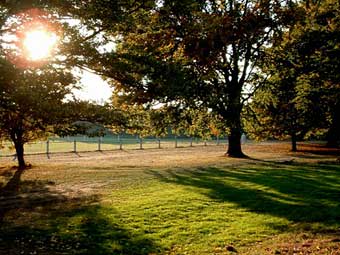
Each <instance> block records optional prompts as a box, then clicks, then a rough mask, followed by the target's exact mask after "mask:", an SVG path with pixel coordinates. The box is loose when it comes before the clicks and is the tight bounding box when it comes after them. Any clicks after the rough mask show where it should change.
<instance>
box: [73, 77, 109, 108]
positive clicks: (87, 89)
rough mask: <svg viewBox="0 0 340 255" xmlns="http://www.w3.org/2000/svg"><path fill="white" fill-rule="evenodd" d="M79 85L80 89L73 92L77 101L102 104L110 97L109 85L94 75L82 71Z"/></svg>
mask: <svg viewBox="0 0 340 255" xmlns="http://www.w3.org/2000/svg"><path fill="white" fill-rule="evenodd" d="M80 84H81V85H82V88H81V89H80V90H75V91H74V94H75V96H76V98H78V99H82V100H89V101H96V102H98V103H103V102H107V101H109V98H110V97H111V95H112V88H111V87H110V86H109V84H108V83H107V82H105V81H104V80H103V79H102V78H101V77H100V76H98V75H96V74H93V73H90V72H87V71H84V73H83V74H82V76H81V79H80Z"/></svg>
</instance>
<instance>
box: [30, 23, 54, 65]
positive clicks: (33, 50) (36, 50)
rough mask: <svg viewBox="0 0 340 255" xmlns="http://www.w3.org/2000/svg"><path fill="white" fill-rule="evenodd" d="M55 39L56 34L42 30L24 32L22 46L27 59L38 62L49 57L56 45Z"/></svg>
mask: <svg viewBox="0 0 340 255" xmlns="http://www.w3.org/2000/svg"><path fill="white" fill-rule="evenodd" d="M57 39H58V37H57V35H56V34H54V33H52V32H48V31H46V30H43V29H36V30H31V31H28V32H26V33H25V37H24V41H23V45H24V49H25V54H26V55H27V58H28V59H30V60H32V61H38V60H42V59H44V58H47V57H49V56H50V55H51V53H52V50H53V48H54V47H55V45H56V43H57Z"/></svg>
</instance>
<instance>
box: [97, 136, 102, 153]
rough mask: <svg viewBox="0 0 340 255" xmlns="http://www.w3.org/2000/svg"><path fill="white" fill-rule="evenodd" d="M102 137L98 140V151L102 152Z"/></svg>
mask: <svg viewBox="0 0 340 255" xmlns="http://www.w3.org/2000/svg"><path fill="white" fill-rule="evenodd" d="M100 138H101V137H99V138H98V151H101V150H102V148H101V139H100Z"/></svg>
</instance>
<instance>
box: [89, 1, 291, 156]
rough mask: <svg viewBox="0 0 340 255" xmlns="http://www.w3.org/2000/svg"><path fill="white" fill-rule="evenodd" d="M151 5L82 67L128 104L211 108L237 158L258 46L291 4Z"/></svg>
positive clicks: (231, 153) (113, 33) (280, 22)
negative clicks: (111, 45) (107, 83)
mask: <svg viewBox="0 0 340 255" xmlns="http://www.w3.org/2000/svg"><path fill="white" fill-rule="evenodd" d="M157 3H158V4H154V5H151V4H150V5H147V7H148V8H141V9H139V10H138V12H134V13H132V14H131V15H130V16H129V18H128V19H127V20H126V22H123V23H122V25H121V26H117V27H116V28H117V29H116V31H112V30H108V31H107V33H108V35H111V38H113V40H114V41H115V43H116V47H115V49H114V50H113V51H111V52H108V53H104V54H100V55H99V56H95V57H93V58H88V59H87V61H88V63H87V64H88V65H89V66H90V67H91V68H93V69H95V70H97V71H98V72H100V73H101V74H103V75H105V76H107V77H110V78H112V83H113V85H114V87H115V91H116V96H119V97H125V99H126V100H127V101H130V102H137V103H139V104H146V103H151V104H158V103H164V104H168V105H170V106H171V105H173V104H179V105H182V106H183V107H192V108H194V107H202V106H203V107H207V108H209V109H211V110H212V111H213V112H214V113H215V114H216V115H219V116H221V117H222V118H223V120H224V122H225V124H226V126H227V127H228V128H229V147H228V152H227V154H228V155H229V156H233V157H243V156H244V154H243V152H242V149H241V143H240V139H241V133H242V125H241V111H242V108H243V104H244V102H245V101H246V100H247V99H248V97H249V95H250V94H251V93H252V91H253V90H254V87H252V86H253V85H254V84H255V83H253V81H254V79H258V78H259V77H258V76H257V75H256V71H257V69H256V66H257V64H258V60H259V59H260V58H261V56H262V54H261V52H262V50H263V47H264V46H266V45H268V44H269V43H270V42H271V39H272V38H273V36H274V35H275V32H276V29H278V28H282V26H283V24H284V23H285V22H286V20H287V19H286V20H285V18H286V17H287V16H289V10H290V7H291V6H290V5H289V3H291V1H287V3H286V4H284V3H283V1H248V0H244V1H242V0H241V1H235V0H230V1H193V0H185V1H161V2H159V1H157ZM103 23H105V24H107V23H109V20H108V19H105V17H103Z"/></svg>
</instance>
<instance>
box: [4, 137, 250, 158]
mask: <svg viewBox="0 0 340 255" xmlns="http://www.w3.org/2000/svg"><path fill="white" fill-rule="evenodd" d="M243 142H244V141H243ZM227 143H228V141H227V139H226V138H225V137H223V138H218V137H217V138H214V139H209V140H204V139H199V138H192V137H188V138H177V137H174V138H147V139H144V138H122V137H119V136H117V138H111V139H110V138H105V137H104V138H90V137H75V138H65V139H49V140H47V141H38V142H33V143H28V144H26V145H25V155H34V154H46V155H47V156H48V155H49V154H54V153H67V152H70V153H71V152H73V153H78V152H91V151H112V150H133V149H166V148H181V147H194V146H211V145H226V144H227ZM15 154H16V153H15V150H14V146H13V145H12V143H10V142H5V143H2V148H0V157H11V156H12V157H15Z"/></svg>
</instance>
